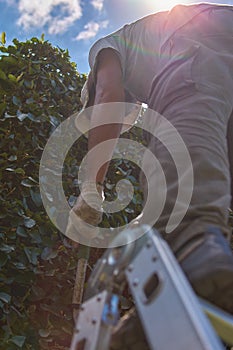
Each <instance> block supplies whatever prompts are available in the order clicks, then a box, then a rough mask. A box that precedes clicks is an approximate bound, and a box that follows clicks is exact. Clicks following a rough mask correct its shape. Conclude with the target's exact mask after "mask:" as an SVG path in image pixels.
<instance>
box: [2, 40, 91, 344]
mask: <svg viewBox="0 0 233 350" xmlns="http://www.w3.org/2000/svg"><path fill="white" fill-rule="evenodd" d="M4 40H5V39H4V38H3V36H2V44H4ZM0 51H1V55H0V149H1V151H0V162H1V170H0V179H1V184H0V187H1V188H0V196H1V211H0V217H1V226H0V322H1V327H0V339H1V343H0V349H7V350H14V349H33V350H36V349H60V348H62V349H63V348H65V346H69V343H70V337H71V334H72V327H73V323H72V310H71V301H72V288H73V285H74V278H75V271H76V264H77V257H76V255H77V252H76V251H75V250H74V248H73V247H72V246H71V244H70V243H71V242H69V241H68V240H66V239H64V237H63V236H62V235H61V234H60V233H59V232H57V230H56V228H55V227H54V226H53V224H52V223H51V222H50V219H49V218H48V217H47V215H46V213H45V210H44V208H43V206H42V202H41V197H40V192H39V185H38V181H39V180H38V174H39V164H40V159H41V155H42V152H43V148H44V146H45V144H46V141H47V140H48V138H49V135H50V134H51V132H52V131H53V130H54V128H56V127H57V125H59V123H61V122H62V121H63V120H64V119H65V118H67V117H68V116H69V115H71V114H72V113H73V112H74V111H77V110H79V109H80V107H81V105H80V99H79V96H80V90H81V87H82V85H83V83H84V81H85V79H86V77H85V76H84V75H79V74H78V72H77V70H76V65H75V64H74V63H72V62H70V57H69V53H68V51H67V50H62V49H60V48H55V47H52V45H51V44H50V43H49V42H47V41H44V40H43V37H42V38H41V39H37V38H32V39H31V40H28V41H26V42H19V41H18V40H17V39H14V40H13V42H12V44H11V45H9V46H7V47H6V46H4V45H2V46H1V47H0ZM80 147H81V146H80Z"/></svg>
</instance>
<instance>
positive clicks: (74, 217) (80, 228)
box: [66, 182, 104, 241]
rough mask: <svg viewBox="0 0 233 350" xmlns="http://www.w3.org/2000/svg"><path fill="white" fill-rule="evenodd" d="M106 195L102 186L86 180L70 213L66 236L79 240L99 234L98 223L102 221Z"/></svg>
mask: <svg viewBox="0 0 233 350" xmlns="http://www.w3.org/2000/svg"><path fill="white" fill-rule="evenodd" d="M103 201H104V195H103V190H102V186H101V185H99V184H96V183H94V182H85V183H84V184H83V186H82V191H81V194H80V196H79V197H78V200H77V202H76V204H75V205H74V207H73V208H72V210H71V211H70V214H69V220H68V224H67V228H66V236H67V237H69V238H71V239H73V240H75V241H79V237H83V238H85V239H87V240H88V239H92V238H95V237H96V236H97V235H98V232H99V228H98V227H97V225H98V224H99V223H100V222H101V221H102V215H103V212H102V204H103Z"/></svg>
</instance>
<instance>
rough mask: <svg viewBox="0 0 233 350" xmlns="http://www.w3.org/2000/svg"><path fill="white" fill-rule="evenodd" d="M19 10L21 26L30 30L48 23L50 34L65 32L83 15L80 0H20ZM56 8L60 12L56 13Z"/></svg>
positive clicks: (19, 23)
mask: <svg viewBox="0 0 233 350" xmlns="http://www.w3.org/2000/svg"><path fill="white" fill-rule="evenodd" d="M18 10H19V12H20V17H19V19H18V21H17V24H18V25H19V26H22V27H23V28H24V29H25V30H28V29H30V28H32V27H34V28H35V27H36V28H38V27H43V26H45V25H47V26H48V32H49V34H58V33H64V32H65V31H66V30H67V29H68V27H69V26H70V25H72V24H73V23H74V22H75V21H76V20H78V19H79V18H81V17H82V9H81V5H80V0H40V1H35V0H19V3H18ZM56 10H59V14H56ZM53 12H54V13H55V14H54V15H53Z"/></svg>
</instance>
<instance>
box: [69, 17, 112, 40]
mask: <svg viewBox="0 0 233 350" xmlns="http://www.w3.org/2000/svg"><path fill="white" fill-rule="evenodd" d="M107 25H108V21H102V22H99V23H98V22H89V23H87V24H86V25H85V26H84V29H85V30H83V31H82V32H80V33H79V34H78V35H77V36H76V38H75V40H88V39H91V38H94V37H95V36H96V34H97V33H98V32H99V30H100V29H103V28H106V27H107Z"/></svg>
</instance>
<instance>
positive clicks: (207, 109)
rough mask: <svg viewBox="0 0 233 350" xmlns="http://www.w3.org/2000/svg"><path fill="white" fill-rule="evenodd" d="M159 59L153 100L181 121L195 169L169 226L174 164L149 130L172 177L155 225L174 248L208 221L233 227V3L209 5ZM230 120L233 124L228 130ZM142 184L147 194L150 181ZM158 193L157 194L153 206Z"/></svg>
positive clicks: (154, 105) (151, 143) (177, 123)
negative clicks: (180, 211) (232, 222)
mask: <svg viewBox="0 0 233 350" xmlns="http://www.w3.org/2000/svg"><path fill="white" fill-rule="evenodd" d="M160 60H161V65H160V74H159V75H157V76H156V78H155V80H154V83H153V86H152V89H151V95H150V100H149V107H150V108H151V109H153V110H154V111H157V112H158V113H160V114H161V115H163V116H164V117H165V118H167V120H169V121H170V122H171V123H172V124H173V126H174V127H175V128H176V129H177V131H178V132H179V134H180V135H181V137H182V138H183V140H184V142H185V144H186V147H187V149H188V151H189V154H190V157H191V160H192V165H193V171H194V188H193V194H192V199H191V202H190V204H189V206H188V210H187V212H186V214H185V216H184V218H183V220H182V222H181V223H180V224H179V225H178V227H177V228H175V229H174V231H173V232H171V233H169V234H168V233H166V232H165V227H166V224H167V222H168V220H169V217H170V215H171V212H172V208H173V207H174V205H175V201H176V195H177V191H178V178H177V172H176V166H175V165H174V162H173V161H172V159H171V156H170V155H169V152H168V150H167V149H166V147H165V146H164V145H163V144H162V143H161V142H159V141H158V140H157V139H156V138H153V137H151V136H150V137H149V148H150V149H151V151H152V152H153V153H154V154H155V156H156V157H157V159H158V160H159V162H160V164H161V166H162V168H163V171H164V173H165V176H166V182H167V197H166V202H165V206H164V209H163V211H162V213H161V215H160V217H159V219H158V221H157V222H156V224H155V227H156V228H157V229H158V230H159V231H160V232H161V233H162V234H163V235H164V237H165V238H166V239H167V241H168V242H169V244H170V245H171V247H172V249H173V251H177V250H178V249H179V248H180V247H181V246H182V245H183V244H184V243H185V242H187V241H188V240H190V239H192V238H193V237H195V236H196V235H199V234H201V233H203V232H206V230H207V229H208V227H209V226H218V227H220V228H221V229H222V231H223V233H224V234H225V235H226V236H227V235H229V232H230V230H229V227H228V224H227V223H228V215H229V214H228V208H229V207H230V203H231V189H230V187H231V178H230V167H231V171H232V172H233V161H232V157H233V150H232V149H230V150H228V147H229V146H230V145H231V147H232V143H233V140H232V138H233V130H232V126H233V121H230V122H229V120H230V116H231V115H232V116H233V113H232V111H233V11H232V10H230V9H229V10H228V9H212V10H208V11H205V12H203V13H201V14H199V15H198V16H197V17H195V18H194V19H193V20H192V21H190V22H189V23H188V24H186V25H185V26H184V27H182V28H181V29H179V30H178V31H177V32H176V33H174V35H173V36H172V37H171V38H170V39H169V41H168V42H167V43H166V44H165V45H164V46H163V47H162V48H161V56H160ZM231 118H232V119H233V117H231ZM232 119H231V120H232ZM228 122H229V126H230V125H231V129H228V131H227V126H228ZM154 127H156V123H155V126H154ZM227 132H228V143H227ZM147 136H148V135H147ZM231 136H232V137H231ZM228 156H229V157H230V158H231V165H230V164H229V158H228ZM144 165H145V168H146V169H147V174H149V181H150V182H152V183H154V186H155V188H156V187H157V188H158V186H159V180H158V179H157V174H156V172H152V171H151V173H150V165H151V160H150V159H149V158H148V157H145V158H144ZM142 186H143V189H144V193H145V196H146V188H147V187H146V183H145V181H142ZM159 200H160V198H159V196H158V197H157V198H156V195H155V200H154V205H155V206H156V203H158V201H159ZM181 204H182V203H181Z"/></svg>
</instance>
